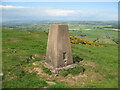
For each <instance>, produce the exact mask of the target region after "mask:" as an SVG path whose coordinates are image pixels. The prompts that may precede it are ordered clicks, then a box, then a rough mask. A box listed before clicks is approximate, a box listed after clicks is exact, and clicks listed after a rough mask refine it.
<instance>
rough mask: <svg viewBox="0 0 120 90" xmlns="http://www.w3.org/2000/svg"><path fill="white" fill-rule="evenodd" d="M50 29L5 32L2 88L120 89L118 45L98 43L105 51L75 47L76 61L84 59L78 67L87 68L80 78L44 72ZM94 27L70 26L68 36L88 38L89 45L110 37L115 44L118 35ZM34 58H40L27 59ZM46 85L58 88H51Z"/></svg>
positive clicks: (87, 47)
mask: <svg viewBox="0 0 120 90" xmlns="http://www.w3.org/2000/svg"><path fill="white" fill-rule="evenodd" d="M28 27H29V26H28ZM48 27H49V25H47V26H44V27H42V28H41V29H39V28H38V29H37V30H27V29H26V30H16V29H9V28H3V30H2V38H3V42H2V43H3V48H2V55H3V60H2V63H3V67H2V68H3V88H42V87H48V88H117V87H118V44H116V43H99V44H101V45H104V47H97V46H90V45H82V44H80V45H78V44H72V55H73V57H76V56H77V57H79V58H81V59H83V61H81V62H79V63H77V64H78V65H80V66H82V67H84V68H85V72H83V73H80V74H78V75H75V76H74V75H71V74H69V75H67V76H61V75H55V74H51V73H50V72H49V70H46V69H45V68H43V67H42V65H41V64H40V62H41V61H43V60H45V58H44V57H45V55H46V46H47V38H48V36H47V34H46V33H45V32H44V31H45V30H46V31H47V30H48ZM94 27H95V26H94ZM94 27H93V26H91V27H90V26H89V25H88V26H85V25H83V26H76V25H70V26H69V28H70V29H71V30H69V34H70V35H73V36H76V37H78V36H79V35H86V36H85V37H81V38H84V39H85V40H88V41H94V40H96V39H97V38H99V37H101V36H110V37H112V40H116V41H117V40H118V36H117V35H118V32H117V31H115V30H110V29H109V30H105V29H102V28H103V25H102V26H100V27H102V28H94ZM96 27H98V26H96ZM105 27H106V26H105ZM109 27H111V26H110V25H109ZM43 28H44V29H43ZM45 28H46V29H45ZM79 28H80V30H79V31H80V32H77V30H75V29H79ZM72 29H73V31H72ZM84 29H91V30H84ZM106 33H107V34H106ZM34 54H36V55H39V56H40V57H37V58H35V59H32V60H30V61H29V59H28V58H29V57H30V56H31V55H34ZM64 75H65V74H64ZM46 81H51V82H54V83H55V84H54V85H49V84H48V83H47V82H46Z"/></svg>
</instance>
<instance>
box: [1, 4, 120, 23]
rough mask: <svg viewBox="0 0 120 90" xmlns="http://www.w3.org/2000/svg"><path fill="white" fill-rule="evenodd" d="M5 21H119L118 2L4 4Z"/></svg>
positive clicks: (2, 6)
mask: <svg viewBox="0 0 120 90" xmlns="http://www.w3.org/2000/svg"><path fill="white" fill-rule="evenodd" d="M0 8H2V14H3V21H27V20H29V21H30V20H31V21H32V20H36V21H41V20H66V21H67V20H80V21H84V20H85V21H91V20H92V21H108V20H117V19H118V3H117V2H3V3H2V5H0Z"/></svg>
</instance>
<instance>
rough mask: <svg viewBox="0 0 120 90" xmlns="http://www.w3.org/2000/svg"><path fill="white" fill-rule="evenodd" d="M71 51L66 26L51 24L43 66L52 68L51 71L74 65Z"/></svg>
mask: <svg viewBox="0 0 120 90" xmlns="http://www.w3.org/2000/svg"><path fill="white" fill-rule="evenodd" d="M72 64H73V58H72V51H71V43H70V37H69V34H68V25H66V24H52V25H50V29H49V35H48V42H47V50H46V60H45V66H46V67H47V68H50V67H51V68H52V71H56V70H58V71H59V70H62V69H63V68H64V69H65V68H69V67H72V66H74V65H72Z"/></svg>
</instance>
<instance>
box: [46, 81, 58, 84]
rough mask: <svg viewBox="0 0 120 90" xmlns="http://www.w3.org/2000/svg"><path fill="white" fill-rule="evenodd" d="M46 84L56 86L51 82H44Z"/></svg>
mask: <svg viewBox="0 0 120 90" xmlns="http://www.w3.org/2000/svg"><path fill="white" fill-rule="evenodd" d="M46 83H47V84H48V85H55V84H56V83H55V82H51V81H46Z"/></svg>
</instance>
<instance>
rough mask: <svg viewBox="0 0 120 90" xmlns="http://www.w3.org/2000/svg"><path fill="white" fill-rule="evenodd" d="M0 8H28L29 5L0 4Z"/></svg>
mask: <svg viewBox="0 0 120 90" xmlns="http://www.w3.org/2000/svg"><path fill="white" fill-rule="evenodd" d="M0 8H30V7H23V6H3V5H0Z"/></svg>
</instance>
